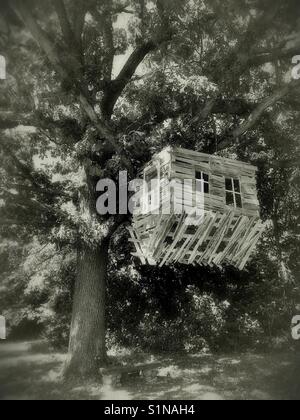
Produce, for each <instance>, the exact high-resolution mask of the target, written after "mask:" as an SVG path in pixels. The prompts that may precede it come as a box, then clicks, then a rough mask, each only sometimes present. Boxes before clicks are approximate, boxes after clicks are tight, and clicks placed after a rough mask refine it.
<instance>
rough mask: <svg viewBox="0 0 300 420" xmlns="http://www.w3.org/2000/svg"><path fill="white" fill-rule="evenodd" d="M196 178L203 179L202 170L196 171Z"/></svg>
mask: <svg viewBox="0 0 300 420" xmlns="http://www.w3.org/2000/svg"><path fill="white" fill-rule="evenodd" d="M196 179H202V172H199V171H196Z"/></svg>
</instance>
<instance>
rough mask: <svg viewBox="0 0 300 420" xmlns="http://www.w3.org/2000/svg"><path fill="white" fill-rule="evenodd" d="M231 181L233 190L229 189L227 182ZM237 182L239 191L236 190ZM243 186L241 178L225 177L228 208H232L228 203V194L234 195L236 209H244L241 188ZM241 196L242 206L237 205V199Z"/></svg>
mask: <svg viewBox="0 0 300 420" xmlns="http://www.w3.org/2000/svg"><path fill="white" fill-rule="evenodd" d="M228 180H230V181H231V188H232V190H228V189H227V181H228ZM235 181H238V182H239V191H236V190H235ZM241 186H242V184H241V179H240V178H233V177H225V200H226V206H230V207H232V205H231V204H228V203H227V193H229V194H232V195H233V206H234V208H235V209H243V208H244V205H243V196H242V188H241ZM237 196H239V197H240V198H241V206H238V205H237V199H236V197H237Z"/></svg>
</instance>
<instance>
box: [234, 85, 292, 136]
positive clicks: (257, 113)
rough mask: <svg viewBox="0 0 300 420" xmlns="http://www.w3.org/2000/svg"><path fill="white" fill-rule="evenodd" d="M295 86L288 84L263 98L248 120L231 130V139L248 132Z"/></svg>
mask: <svg viewBox="0 0 300 420" xmlns="http://www.w3.org/2000/svg"><path fill="white" fill-rule="evenodd" d="M298 84H299V83H298ZM296 86H297V84H296V83H292V82H291V83H289V84H287V85H286V86H283V87H282V88H281V89H279V90H277V91H275V92H274V93H273V94H272V95H271V96H269V97H267V98H265V99H264V100H263V101H262V102H261V103H260V104H259V105H258V106H257V107H256V108H255V110H254V111H253V112H252V114H251V115H250V116H249V118H248V119H247V120H246V121H245V122H244V123H243V124H242V125H240V126H239V127H237V128H236V129H234V130H233V132H232V137H233V138H237V137H240V136H242V135H243V134H245V133H246V132H247V131H249V130H250V129H251V128H252V127H253V126H254V125H255V124H256V123H257V122H258V121H259V119H260V118H261V116H262V115H263V113H264V112H265V111H266V110H267V109H268V108H270V107H271V106H273V105H275V104H276V103H277V102H278V101H280V100H281V99H283V98H284V97H285V96H287V95H288V94H289V93H290V92H292V90H293V89H294V88H295V87H296Z"/></svg>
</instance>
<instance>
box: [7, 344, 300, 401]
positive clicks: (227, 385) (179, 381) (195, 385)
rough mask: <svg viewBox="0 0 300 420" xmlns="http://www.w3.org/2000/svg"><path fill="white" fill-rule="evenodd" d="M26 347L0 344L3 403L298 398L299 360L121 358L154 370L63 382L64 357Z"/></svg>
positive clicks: (258, 357)
mask: <svg viewBox="0 0 300 420" xmlns="http://www.w3.org/2000/svg"><path fill="white" fill-rule="evenodd" d="M31 348H32V346H31V344H28V343H18V344H7V343H5V344H2V343H1V345H0V399H2V400H24V399H25V400H99V399H102V400H140V399H146V400H147V399H148V400H164V399H170V400H179V399H181V400H249V399H250V400H277V399H279V400H280V399H284V400H286V399H293V400H298V399H300V379H299V378H300V356H299V355H296V354H294V353H290V354H268V355H256V354H243V355H239V356H224V357H221V356H212V355H210V356H203V355H195V356H187V355H172V356H171V355H170V356H159V357H153V356H151V357H150V356H149V355H148V356H147V355H142V354H139V355H136V354H135V355H132V356H127V357H121V358H120V361H121V362H122V364H123V365H125V366H126V365H128V366H144V365H145V364H146V365H147V364H151V363H155V365H156V369H155V371H152V370H151V368H149V370H146V371H145V374H144V376H142V377H131V376H130V375H128V377H125V378H123V380H122V383H121V384H119V385H118V386H117V385H115V384H114V383H113V381H110V380H109V379H106V380H104V383H103V384H102V383H101V381H100V379H99V383H95V382H84V383H81V382H78V383H68V384H66V383H64V382H63V381H62V379H61V375H60V374H61V371H62V366H63V363H64V360H65V356H64V355H62V354H51V353H47V352H46V351H44V350H45V349H43V351H42V350H41V349H42V348H43V347H42V348H41V349H40V352H39V351H38V350H37V349H39V347H35V348H34V349H35V350H34V351H33V350H31Z"/></svg>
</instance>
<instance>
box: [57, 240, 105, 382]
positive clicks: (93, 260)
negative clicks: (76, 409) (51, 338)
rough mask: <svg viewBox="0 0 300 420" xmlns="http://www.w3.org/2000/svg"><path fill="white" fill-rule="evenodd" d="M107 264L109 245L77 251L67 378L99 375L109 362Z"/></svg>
mask: <svg viewBox="0 0 300 420" xmlns="http://www.w3.org/2000/svg"><path fill="white" fill-rule="evenodd" d="M107 263H108V243H105V244H103V245H102V246H101V247H99V248H97V249H90V248H87V247H85V248H84V249H81V250H79V251H78V262H77V264H78V266H77V270H78V273H77V280H76V285H75V295H74V302H73V314H72V324H71V332H70V344H69V357H68V362H67V365H66V371H65V375H66V376H67V377H72V376H75V377H90V376H96V375H98V372H99V367H100V366H103V365H104V364H105V362H106V343H105V336H106V325H105V300H106V278H107Z"/></svg>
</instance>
